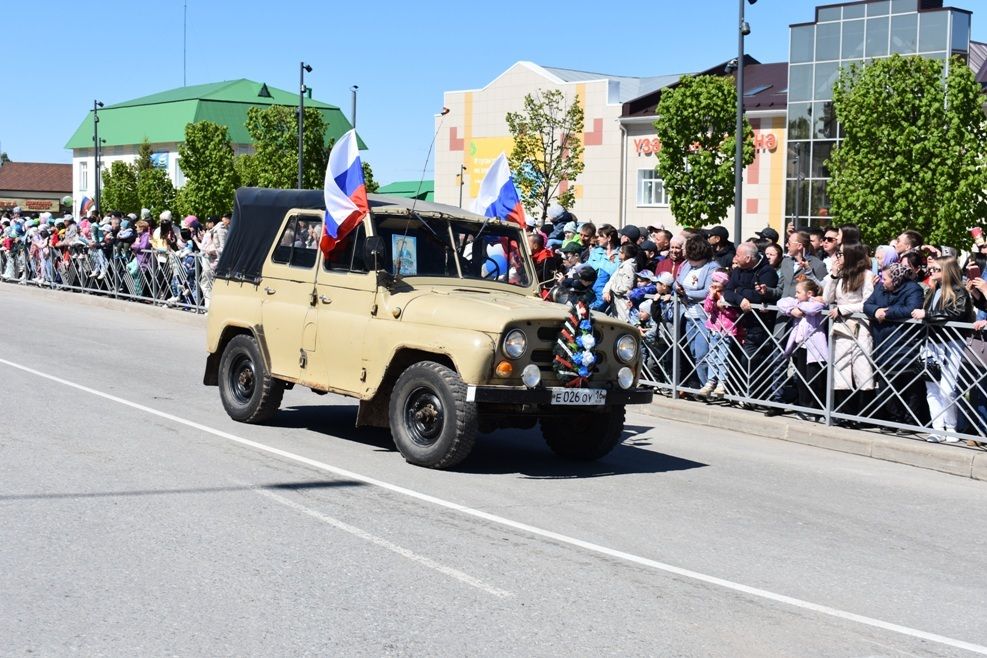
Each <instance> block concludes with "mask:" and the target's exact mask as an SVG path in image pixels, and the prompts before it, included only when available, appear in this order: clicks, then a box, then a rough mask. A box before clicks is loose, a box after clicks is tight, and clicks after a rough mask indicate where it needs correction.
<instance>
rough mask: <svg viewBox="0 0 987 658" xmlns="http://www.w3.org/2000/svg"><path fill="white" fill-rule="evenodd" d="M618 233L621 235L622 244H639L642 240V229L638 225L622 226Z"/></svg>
mask: <svg viewBox="0 0 987 658" xmlns="http://www.w3.org/2000/svg"><path fill="white" fill-rule="evenodd" d="M617 234H618V235H619V236H620V244H627V243H628V242H630V243H631V244H637V243H638V242H640V241H641V229H639V228H638V227H636V226H632V225H630V224H628V225H627V226H624V227H621V229H620V230H619V231H617Z"/></svg>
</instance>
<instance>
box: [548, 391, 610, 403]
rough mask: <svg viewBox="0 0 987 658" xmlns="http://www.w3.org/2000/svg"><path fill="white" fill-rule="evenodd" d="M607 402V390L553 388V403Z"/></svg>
mask: <svg viewBox="0 0 987 658" xmlns="http://www.w3.org/2000/svg"><path fill="white" fill-rule="evenodd" d="M606 403H607V392H606V391H605V390H603V389H599V388H553V389H552V404H559V405H579V406H596V405H601V404H606Z"/></svg>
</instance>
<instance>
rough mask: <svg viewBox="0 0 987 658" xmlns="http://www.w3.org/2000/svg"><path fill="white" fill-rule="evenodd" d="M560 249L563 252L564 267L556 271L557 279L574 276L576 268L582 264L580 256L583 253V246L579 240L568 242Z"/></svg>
mask: <svg viewBox="0 0 987 658" xmlns="http://www.w3.org/2000/svg"><path fill="white" fill-rule="evenodd" d="M560 251H561V253H562V268H561V270H560V271H559V272H557V273H556V275H555V278H556V279H557V280H562V279H563V278H572V277H573V276H574V275H575V272H576V268H577V267H579V266H580V265H582V261H581V260H580V257H581V256H582V253H583V247H582V245H580V244H579V243H578V242H568V243H566V244H565V245H563V246H562V249H561V250H560Z"/></svg>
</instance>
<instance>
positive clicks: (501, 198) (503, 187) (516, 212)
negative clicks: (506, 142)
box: [473, 153, 524, 228]
mask: <svg viewBox="0 0 987 658" xmlns="http://www.w3.org/2000/svg"><path fill="white" fill-rule="evenodd" d="M473 210H474V211H475V212H476V213H477V214H478V215H483V216H484V217H497V218H498V219H510V220H514V221H515V222H517V224H518V225H519V226H521V227H522V228H523V227H524V206H522V205H521V197H519V196H518V193H517V188H515V187H514V178H513V177H512V176H511V168H510V167H509V166H508V164H507V156H506V155H504V154H503V153H501V154H500V155H499V156H497V159H496V160H494V162H493V164H492V165H490V169H489V170H487V175H486V176H484V177H483V182H482V183H480V194H479V196H477V197H476V202H475V203H474V204H473Z"/></svg>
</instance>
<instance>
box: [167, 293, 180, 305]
mask: <svg viewBox="0 0 987 658" xmlns="http://www.w3.org/2000/svg"><path fill="white" fill-rule="evenodd" d="M177 301H178V295H172V296H171V297H169V298H168V300H167V303H168V304H174V303H175V302H177Z"/></svg>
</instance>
